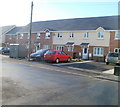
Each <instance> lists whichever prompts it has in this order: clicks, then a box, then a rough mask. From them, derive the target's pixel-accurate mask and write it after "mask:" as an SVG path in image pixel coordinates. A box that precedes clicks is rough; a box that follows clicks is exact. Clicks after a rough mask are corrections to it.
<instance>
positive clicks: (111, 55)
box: [108, 53, 120, 57]
mask: <svg viewBox="0 0 120 107" xmlns="http://www.w3.org/2000/svg"><path fill="white" fill-rule="evenodd" d="M118 56H120V54H119V53H109V55H108V57H118Z"/></svg>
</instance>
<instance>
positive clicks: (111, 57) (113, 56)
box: [105, 53, 120, 65]
mask: <svg viewBox="0 0 120 107" xmlns="http://www.w3.org/2000/svg"><path fill="white" fill-rule="evenodd" d="M105 62H106V64H107V65H108V64H109V63H115V64H120V53H108V55H107V56H106V59H105Z"/></svg>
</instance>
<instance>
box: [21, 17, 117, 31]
mask: <svg viewBox="0 0 120 107" xmlns="http://www.w3.org/2000/svg"><path fill="white" fill-rule="evenodd" d="M99 27H103V28H104V29H105V30H118V16H103V17H90V18H74V19H61V20H50V21H38V22H33V23H32V32H39V31H44V30H45V29H49V30H51V31H66V30H67V31H68V30H96V29H97V28H99ZM19 32H29V24H28V25H27V26H25V27H23V29H21V30H20V31H19Z"/></svg>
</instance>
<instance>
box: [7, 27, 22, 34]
mask: <svg viewBox="0 0 120 107" xmlns="http://www.w3.org/2000/svg"><path fill="white" fill-rule="evenodd" d="M21 29H22V27H15V28H14V29H12V30H10V31H9V32H8V33H6V34H7V35H16V33H17V32H18V31H19V30H21Z"/></svg>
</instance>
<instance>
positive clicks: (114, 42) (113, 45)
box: [110, 31, 120, 52]
mask: <svg viewBox="0 0 120 107" xmlns="http://www.w3.org/2000/svg"><path fill="white" fill-rule="evenodd" d="M114 48H120V40H115V31H111V32H110V52H114Z"/></svg>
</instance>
